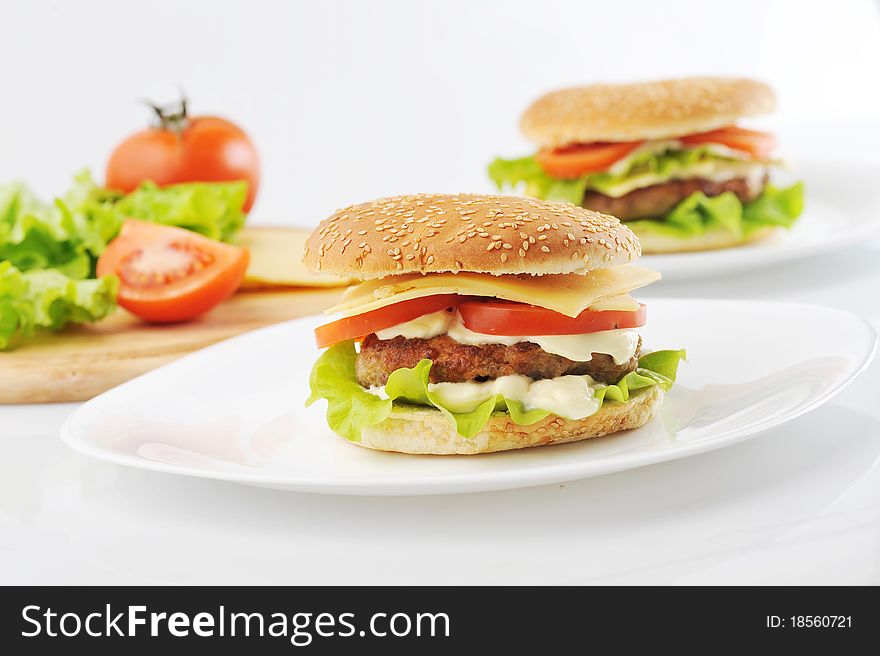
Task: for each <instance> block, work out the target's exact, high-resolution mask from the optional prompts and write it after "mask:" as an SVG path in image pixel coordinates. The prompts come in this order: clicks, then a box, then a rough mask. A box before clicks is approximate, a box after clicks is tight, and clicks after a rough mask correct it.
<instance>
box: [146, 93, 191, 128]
mask: <svg viewBox="0 0 880 656" xmlns="http://www.w3.org/2000/svg"><path fill="white" fill-rule="evenodd" d="M142 102H143V103H144V104H145V105H146V106H147V107H149V108H150V109H152V110H153V111H154V112H155V113H156V117H157V118H158V119H159V125H158V127H160V128H161V129H163V130H168V131H169V132H173V133H174V134H176V135H177V136H180V135H181V134H183V131H184V130H186V128H187V126H188V125H189V118H188V116H187V102H188V101H187V98H186V96H185V95H183V94H181V96H180V100H178V101H177V102H175V103H169V104H167V105H158V104H156V103H154V102H152V101H150V100H144V101H142Z"/></svg>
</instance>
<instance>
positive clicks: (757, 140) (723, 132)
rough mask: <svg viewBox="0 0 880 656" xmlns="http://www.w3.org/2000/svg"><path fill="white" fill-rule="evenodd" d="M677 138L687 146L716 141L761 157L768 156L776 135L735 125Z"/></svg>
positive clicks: (770, 153) (774, 146)
mask: <svg viewBox="0 0 880 656" xmlns="http://www.w3.org/2000/svg"><path fill="white" fill-rule="evenodd" d="M679 140H680V141H681V142H682V143H685V144H687V145H689V146H696V145H697V144H704V143H717V144H721V145H722V146H727V147H728V148H733V149H734V150H741V151H743V152H745V153H748V154H749V155H751V156H752V157H758V158H762V159H765V158H769V157H770V155H772V154H773V151H774V149H775V148H776V137H775V136H773V135H772V134H770V133H769V132H759V131H758V130H746V129H745V128H738V127H736V126H735V125H731V126H730V127H726V128H721V129H720V130H712V131H711V132H701V133H700V134H690V135H688V136H686V137H679Z"/></svg>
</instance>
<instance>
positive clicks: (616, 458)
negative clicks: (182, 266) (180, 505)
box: [62, 299, 876, 495]
mask: <svg viewBox="0 0 880 656" xmlns="http://www.w3.org/2000/svg"><path fill="white" fill-rule="evenodd" d="M320 321H321V318H320V317H310V318H307V319H299V320H295V321H291V322H287V323H284V324H278V325H276V326H271V327H269V328H264V329H261V330H257V331H254V332H251V333H247V334H245V335H241V336H239V337H235V338H233V339H230V340H227V341H225V342H221V343H219V344H216V345H214V346H211V347H209V348H206V349H204V350H202V351H199V352H197V353H194V354H192V355H189V356H186V357H184V358H182V359H180V360H178V361H176V362H173V363H171V364H169V365H167V366H165V367H162V368H160V369H157V370H155V371H152V372H150V373H148V374H145V375H144V376H141V377H139V378H136V379H134V380H132V381H130V382H128V383H125V384H123V385H121V386H119V387H117V388H115V389H113V390H110V391H109V392H106V393H105V394H102V395H100V396H98V397H96V398H95V399H93V400H91V401H89V402H88V403H86V404H84V405H83V406H81V407H80V408H79V409H77V410H76V411H75V412H74V413H73V414H72V415H71V416H70V418H69V419H68V420H67V422H66V423H65V425H64V427H63V428H62V438H63V439H64V441H65V442H66V443H67V444H68V445H69V446H71V447H72V448H74V449H75V450H77V451H79V452H81V453H84V454H86V455H90V456H94V457H96V458H101V459H104V460H107V461H110V462H114V463H119V464H125V465H130V466H133V467H140V468H143V469H153V470H157V471H164V472H173V473H178V474H187V475H191V476H202V477H206V478H217V479H222V480H227V481H234V482H238V483H245V484H251V485H258V486H263V487H273V488H281V489H287V490H298V491H306V492H322V493H337V494H374V495H378V494H381V495H397V494H443V493H453V492H468V491H480V490H497V489H507V488H516V487H526V486H531V485H541V484H546V483H553V482H560V481H566V480H573V479H577V478H584V477H588V476H596V475H599V474H606V473H609V472H614V471H620V470H623V469H630V468H633V467H639V466H643V465H648V464H651V463H656V462H661V461H664V460H670V459H674V458H681V457H684V456H688V455H692V454H695V453H700V452H704V451H709V450H711V449H716V448H719V447H722V446H725V445H728V444H732V443H734V442H736V441H739V440H742V439H744V438H746V437H749V436H751V435H754V434H756V433H758V432H759V431H762V430H765V429H768V428H771V427H772V426H776V425H778V424H781V423H783V422H786V421H789V420H790V419H793V418H794V417H797V416H798V415H801V414H803V413H804V412H807V411H808V410H810V409H812V408H815V407H816V406H818V405H819V404H821V403H823V402H824V401H827V400H828V399H829V398H831V397H832V396H834V395H835V394H836V393H837V392H839V391H840V390H841V389H843V388H844V387H845V386H846V385H847V384H849V383H850V382H851V381H852V380H853V378H854V377H855V376H856V375H857V374H858V373H860V372H861V371H862V370H863V368H864V367H865V366H866V365H867V363H868V362H869V361H870V359H871V357H872V355H873V353H874V350H875V346H876V335H875V333H874V330H873V328H872V327H871V326H869V325H868V324H866V323H865V322H864V321H862V320H861V319H860V318H858V317H856V316H855V315H853V314H850V313H847V312H843V311H840V310H834V309H830V308H820V307H814V306H808V305H795V304H781V303H763V302H747V301H695V300H659V299H658V300H652V301H651V304H650V320H649V324H648V326H647V327H646V328H645V329H644V330H643V335H644V337H645V343H646V344H647V345H648V347H650V348H678V347H686V348H687V350H688V358H689V362H688V363H686V364H683V365H682V367H681V369H680V375H679V382H678V384H677V385H676V387H675V388H673V390H672V392H671V393H670V394H669V396H668V397H667V402H666V404H665V406H664V409H663V413H662V417H661V418H659V419H657V420H655V421H654V422H652V423H651V424H649V425H648V426H645V427H644V428H641V429H639V430H635V431H629V432H627V433H622V434H619V435H615V436H609V437H605V438H601V439H595V440H588V441H585V442H580V443H574V444H568V445H560V446H552V447H542V448H533V449H525V450H522V451H516V452H507V453H499V454H487V455H480V456H445V457H432V456H410V455H402V454H391V453H381V452H375V451H370V450H367V449H362V448H360V447H358V446H355V445H353V444H349V443H348V442H346V441H345V440H344V439H343V438H340V437H338V436H336V435H334V434H333V433H332V432H330V430H329V429H328V428H327V426H326V423H325V421H324V417H323V413H324V403H323V402H321V403H318V404H316V405H314V406H312V407H311V408H308V409H306V408H304V407H303V400H304V399H305V398H306V396H307V385H308V373H309V369H310V367H311V364H312V361H313V360H314V359H315V357H316V355H317V352H316V350H315V348H314V347H313V346H312V328H313V327H314V326H315V325H317V324H318V323H319V322H320Z"/></svg>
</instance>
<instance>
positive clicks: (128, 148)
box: [106, 100, 260, 212]
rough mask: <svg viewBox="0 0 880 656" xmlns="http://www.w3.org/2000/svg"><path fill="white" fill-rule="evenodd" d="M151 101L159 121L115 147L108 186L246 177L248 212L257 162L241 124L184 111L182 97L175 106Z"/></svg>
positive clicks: (126, 189) (128, 187)
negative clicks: (163, 106)
mask: <svg viewBox="0 0 880 656" xmlns="http://www.w3.org/2000/svg"><path fill="white" fill-rule="evenodd" d="M151 106H152V107H153V110H154V111H155V112H156V114H157V115H158V117H159V125H158V126H156V127H153V128H149V129H147V130H141V131H139V132H135V133H134V134H133V135H131V136H130V137H128V138H127V139H125V141H123V142H122V143H121V144H119V145H118V146H117V147H116V149H115V150H114V151H113V153H112V154H111V155H110V161H108V162H107V176H106V184H107V186H108V187H110V188H111V189H119V190H121V191H124V192H130V191H133V190H134V189H135V188H136V187H137V186H138V185H139V184H140V183H141V182H143V181H144V180H152V181H153V182H155V183H156V184H158V185H160V186H161V185H168V184H176V183H178V182H224V181H230V180H246V181H247V183H248V196H247V200H246V201H245V204H244V211H245V212H248V211H249V210H250V209H251V205H253V204H254V198H255V197H256V195H257V188H258V187H259V184H260V162H259V159H258V157H257V149H256V148H255V147H254V144H253V142H252V141H251V140H250V138H249V137H248V136H247V134H246V133H245V132H244V130H242V129H241V128H239V127H238V126H237V125H235V124H234V123H231V122H230V121H227V120H226V119H223V118H217V117H215V116H188V115H187V112H186V100H183V101H181V102H180V105H179V107H177V108H175V111H169V110H168V109H167V108H162V107H158V106H155V105H151Z"/></svg>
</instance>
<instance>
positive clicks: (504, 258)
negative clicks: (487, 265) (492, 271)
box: [501, 253, 507, 262]
mask: <svg viewBox="0 0 880 656" xmlns="http://www.w3.org/2000/svg"><path fill="white" fill-rule="evenodd" d="M501 261H502V262H507V253H501Z"/></svg>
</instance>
